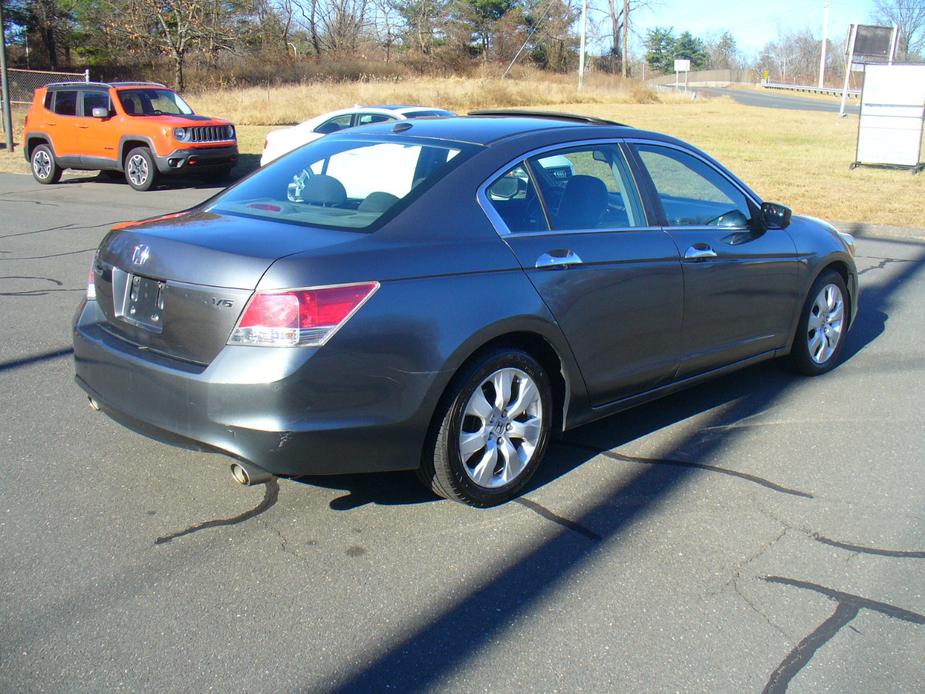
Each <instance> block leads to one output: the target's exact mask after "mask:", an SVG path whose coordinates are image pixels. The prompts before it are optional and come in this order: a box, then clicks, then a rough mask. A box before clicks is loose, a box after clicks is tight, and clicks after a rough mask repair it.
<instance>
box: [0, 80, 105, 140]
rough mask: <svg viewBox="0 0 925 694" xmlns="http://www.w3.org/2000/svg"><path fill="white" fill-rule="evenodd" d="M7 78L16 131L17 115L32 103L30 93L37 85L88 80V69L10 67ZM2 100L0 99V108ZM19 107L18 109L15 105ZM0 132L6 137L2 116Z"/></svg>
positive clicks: (14, 130) (14, 129) (15, 129)
mask: <svg viewBox="0 0 925 694" xmlns="http://www.w3.org/2000/svg"><path fill="white" fill-rule="evenodd" d="M7 79H8V80H9V83H10V105H11V106H12V107H14V108H13V110H14V113H13V133H14V134H15V133H16V132H17V127H16V122H17V117H19V116H20V115H21V114H22V113H25V107H26V106H28V105H29V104H31V103H32V95H33V94H34V92H35V90H36V89H38V88H39V87H44V86H45V85H46V84H51V83H52V82H89V81H90V71H89V70H84V71H83V72H51V71H48V70H20V69H16V68H10V69H9V70H7ZM2 106H3V101H2V99H0V108H2ZM17 106H18V107H19V108H18V109H17V108H16V107H17ZM20 126H21V124H20ZM0 133H2V134H3V136H4V138H5V137H6V130H5V127H4V123H3V118H0Z"/></svg>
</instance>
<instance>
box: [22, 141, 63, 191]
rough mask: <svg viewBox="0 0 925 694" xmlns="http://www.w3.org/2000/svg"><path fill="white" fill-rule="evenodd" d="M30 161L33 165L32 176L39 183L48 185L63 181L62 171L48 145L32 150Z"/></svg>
mask: <svg viewBox="0 0 925 694" xmlns="http://www.w3.org/2000/svg"><path fill="white" fill-rule="evenodd" d="M29 161H30V163H31V164H32V176H33V178H35V180H36V181H38V182H39V183H42V184H45V185H47V184H49V183H57V182H58V181H60V180H61V173H62V169H61V167H60V166H58V162H56V161H55V155H54V153H53V152H52V151H51V147H49V146H48V145H39V146H38V147H36V148H35V149H34V150H32V156H31V157H30V158H29Z"/></svg>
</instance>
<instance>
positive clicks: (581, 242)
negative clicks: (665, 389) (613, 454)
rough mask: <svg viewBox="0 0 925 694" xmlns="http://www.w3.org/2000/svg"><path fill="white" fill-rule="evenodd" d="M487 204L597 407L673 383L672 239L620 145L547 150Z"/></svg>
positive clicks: (517, 167) (677, 323)
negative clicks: (655, 218) (647, 206)
mask: <svg viewBox="0 0 925 694" xmlns="http://www.w3.org/2000/svg"><path fill="white" fill-rule="evenodd" d="M479 199H480V202H481V203H482V206H483V208H485V210H486V212H488V214H489V217H491V218H492V221H493V223H494V224H495V227H496V228H497V229H498V231H499V233H500V234H501V236H502V238H503V239H504V241H505V242H506V243H507V244H508V246H509V247H510V248H511V250H512V251H513V252H514V254H515V255H516V256H517V258H518V260H519V261H520V264H521V265H522V266H523V268H524V270H525V271H526V273H527V276H528V277H529V278H530V280H531V282H532V283H533V285H534V286H535V287H536V289H537V291H538V292H539V294H540V296H541V297H542V298H543V300H544V301H545V302H546V305H547V306H548V307H549V309H550V311H551V312H552V314H553V316H554V317H555V319H556V321H557V322H558V324H559V326H560V327H561V329H562V332H563V333H564V335H565V337H566V339H567V340H568V342H569V345H570V346H571V348H572V352H573V353H574V355H575V357H576V359H577V360H578V363H579V365H580V367H581V370H582V374H583V375H584V378H585V382H586V385H587V387H588V391H589V393H590V396H591V399H592V403H593V404H595V405H603V404H606V403H609V402H613V401H616V400H619V399H621V398H624V397H627V396H630V395H633V394H635V393H639V392H642V391H645V390H648V389H650V388H653V387H656V386H658V385H660V384H663V383H666V382H668V381H670V380H671V378H672V377H673V375H674V373H675V371H676V368H677V363H678V358H679V353H678V345H679V342H680V333H681V304H682V298H683V288H682V278H681V266H680V260H679V258H678V253H677V249H676V248H675V245H674V243H673V241H672V240H671V237H670V236H669V235H668V234H666V233H665V232H664V231H663V230H662V229H660V228H658V227H653V226H650V225H649V223H648V220H647V217H646V214H645V210H644V208H643V206H642V204H641V202H640V198H639V195H638V192H637V188H636V186H635V183H634V181H633V179H632V176H631V174H630V170H629V167H628V166H627V163H626V159H625V156H624V153H623V151H622V149H621V147H620V146H619V144H617V143H614V142H603V143H592V144H583V145H579V146H573V147H563V148H561V149H557V148H553V149H547V150H544V151H541V152H539V153H537V154H536V155H535V156H532V157H529V158H527V159H526V160H524V161H520V162H518V163H516V164H514V165H512V166H511V167H509V168H508V169H507V170H506V171H505V172H504V173H502V174H501V175H499V176H497V177H495V178H493V179H491V180H490V181H489V182H488V183H486V185H484V186H482V188H481V189H480V192H479Z"/></svg>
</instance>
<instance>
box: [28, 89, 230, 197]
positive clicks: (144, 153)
mask: <svg viewBox="0 0 925 694" xmlns="http://www.w3.org/2000/svg"><path fill="white" fill-rule="evenodd" d="M23 142H24V143H25V145H26V146H25V154H26V158H27V159H28V160H29V161H30V163H31V164H32V174H33V175H34V176H35V179H36V180H37V181H38V182H39V183H57V181H58V180H59V179H60V178H61V171H62V170H63V169H82V170H88V171H114V172H120V173H124V174H125V180H126V181H128V184H129V185H130V186H132V188H134V189H135V190H148V189H150V188H151V187H152V186H153V185H154V184H155V183H156V182H157V179H158V177H159V176H160V175H161V174H174V173H184V174H195V173H199V172H202V174H204V175H205V176H206V177H208V178H211V179H213V180H220V179H222V178H225V177H226V176H227V175H228V173H229V172H230V171H231V168H232V167H233V166H234V165H235V162H236V161H237V160H238V144H237V139H236V136H235V130H234V126H233V125H232V124H231V123H229V122H228V121H226V120H222V119H220V118H209V117H207V116H197V115H195V114H194V113H193V109H191V108H190V107H189V106H188V105H187V104H186V102H185V101H183V99H181V98H180V95H179V94H177V93H176V92H175V91H173V90H172V89H168V88H167V87H165V86H164V85H163V84H157V83H154V82H115V83H112V84H101V83H98V82H59V83H56V84H49V85H47V86H45V87H40V88H39V89H36V90H35V97H34V98H33V100H32V106H30V108H29V112H28V114H26V126H25V131H24V133H23Z"/></svg>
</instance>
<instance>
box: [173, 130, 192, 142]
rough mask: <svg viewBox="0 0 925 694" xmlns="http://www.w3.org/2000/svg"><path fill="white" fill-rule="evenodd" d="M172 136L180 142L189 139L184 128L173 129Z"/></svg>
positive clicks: (187, 131)
mask: <svg viewBox="0 0 925 694" xmlns="http://www.w3.org/2000/svg"><path fill="white" fill-rule="evenodd" d="M173 136H174V137H175V138H176V139H178V140H179V141H180V142H186V141H187V140H188V139H189V130H187V129H186V128H174V129H173Z"/></svg>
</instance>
